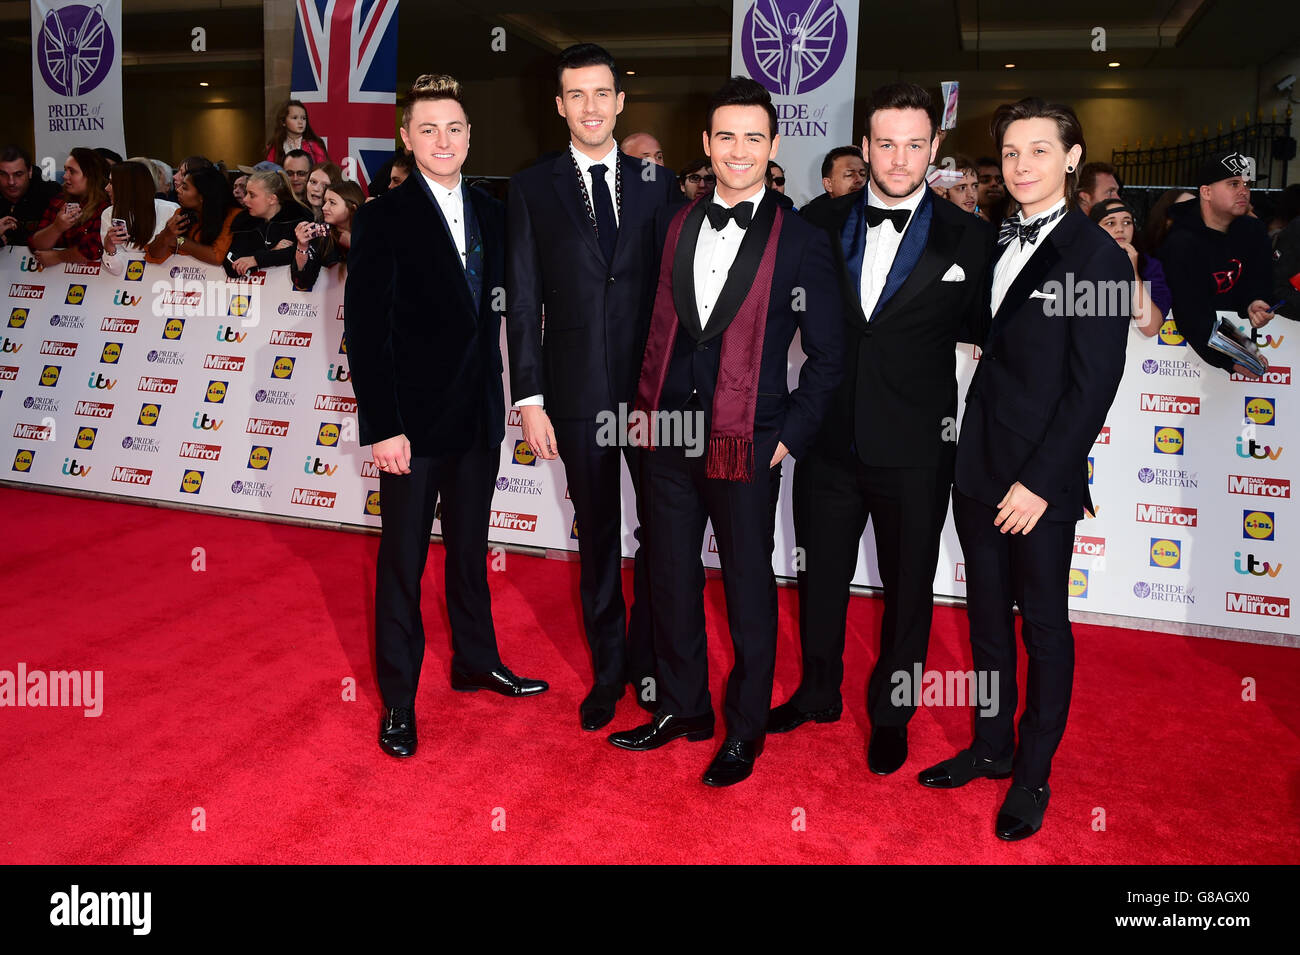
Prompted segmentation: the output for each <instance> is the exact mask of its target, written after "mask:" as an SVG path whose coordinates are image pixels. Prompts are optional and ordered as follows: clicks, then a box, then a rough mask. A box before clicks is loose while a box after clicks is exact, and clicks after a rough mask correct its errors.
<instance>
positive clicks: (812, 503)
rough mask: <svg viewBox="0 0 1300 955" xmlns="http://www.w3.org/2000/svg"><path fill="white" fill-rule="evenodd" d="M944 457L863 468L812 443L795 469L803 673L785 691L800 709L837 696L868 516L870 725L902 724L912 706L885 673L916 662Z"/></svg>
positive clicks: (944, 501)
mask: <svg viewBox="0 0 1300 955" xmlns="http://www.w3.org/2000/svg"><path fill="white" fill-rule="evenodd" d="M951 487H952V460H951V458H949V459H948V460H947V461H945V462H944V463H943V464H942V465H941V466H937V467H932V468H880V467H868V466H866V465H864V464H863V463H862V462H861V461H860V460H858V459H857V458H856V457H854V458H845V459H838V458H834V457H831V456H829V455H826V454H820V453H817V452H813V453H812V454H809V455H807V456H805V458H804V459H803V460H802V461H800V462H799V463H798V464H797V465H796V466H795V469H794V484H793V505H794V506H793V516H794V530H795V538H796V541H797V542H798V545H799V546H800V547H801V548H803V554H804V569H803V570H801V571H799V572H798V579H799V642H800V647H801V648H802V651H803V679H802V680H801V681H800V683H799V689H798V690H796V691H795V693H794V695H793V696H792V697H791V701H792V702H793V703H794V704H795V706H796V707H797V708H798V709H800V710H803V711H804V712H811V711H813V710H823V709H830V708H832V707H838V706H841V705H842V699H841V696H840V685H841V683H842V682H843V680H844V631H845V626H846V619H847V615H848V608H849V586H850V584H851V583H852V581H853V572H854V571H855V570H856V569H857V565H858V545H859V543H860V541H861V539H862V534H863V532H864V531H865V530H866V528H867V520H868V519H870V521H871V524H872V526H873V529H874V531H875V536H876V557H877V561H878V563H879V566H880V576H881V579H882V582H883V583H884V598H885V610H884V616H883V618H882V620H881V624H880V656H879V657H878V658H877V660H876V666H875V669H873V670H872V672H871V679H870V680H869V681H868V684H867V713H868V715H869V716H870V717H871V725H872V726H905V725H906V724H907V721H908V720H910V719H911V718H912V714H913V713H915V712H916V707H915V706H914V705H912V704H911V703H909V704H908V705H906V706H895V705H894V704H893V703H892V702H891V699H890V694H891V691H892V690H893V688H894V683H893V682H892V680H891V678H892V676H893V674H895V673H898V672H900V671H901V672H904V673H907V674H908V678H909V680H910V679H911V674H912V672H913V667H914V666H915V665H916V664H920V665H921V666H922V668H924V666H925V654H926V650H927V649H928V647H929V644H930V623H931V618H932V616H933V613H934V572H935V568H936V566H937V565H938V561H939V540H940V536H941V535H942V532H943V522H944V518H945V517H946V516H947V514H948V492H949V489H950V488H951Z"/></svg>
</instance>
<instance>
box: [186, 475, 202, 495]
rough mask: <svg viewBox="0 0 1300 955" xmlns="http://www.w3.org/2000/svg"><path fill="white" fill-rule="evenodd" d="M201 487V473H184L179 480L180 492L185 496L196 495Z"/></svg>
mask: <svg viewBox="0 0 1300 955" xmlns="http://www.w3.org/2000/svg"><path fill="white" fill-rule="evenodd" d="M201 487H203V472H202V471H186V472H185V474H184V476H183V477H182V478H181V491H182V492H183V493H185V494H198V493H199V488H201Z"/></svg>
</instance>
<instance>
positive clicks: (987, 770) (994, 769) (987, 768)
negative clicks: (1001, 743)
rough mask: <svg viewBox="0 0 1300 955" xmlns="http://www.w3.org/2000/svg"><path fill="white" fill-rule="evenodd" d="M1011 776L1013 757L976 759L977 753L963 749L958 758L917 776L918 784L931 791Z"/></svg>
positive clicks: (951, 758) (953, 757)
mask: <svg viewBox="0 0 1300 955" xmlns="http://www.w3.org/2000/svg"><path fill="white" fill-rule="evenodd" d="M1010 775H1011V757H1010V756H1007V757H1005V758H1003V759H988V758H976V756H975V751H974V750H972V749H963V750H962V751H961V752H960V753H958V754H957V755H956V756H952V757H950V758H948V759H945V760H944V761H943V762H942V763H936V764H935V765H933V766H931V767H930V768H929V769H923V770H921V771H920V772H919V773H917V774H916V779H917V782H919V783H920V784H921V785H922V786H929V787H930V788H931V789H956V788H957V787H958V786H965V785H966V784H967V783H968V782H970V781H971V780H972V779H1007V778H1008V777H1009V776H1010Z"/></svg>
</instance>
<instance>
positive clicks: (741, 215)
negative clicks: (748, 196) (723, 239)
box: [704, 202, 754, 232]
mask: <svg viewBox="0 0 1300 955" xmlns="http://www.w3.org/2000/svg"><path fill="white" fill-rule="evenodd" d="M704 214H705V215H707V216H708V217H709V225H711V226H713V229H714V231H715V232H721V231H722V230H723V229H725V228H726V227H727V220H728V219H734V220H735V222H736V225H738V226H740V227H741V228H742V229H748V228H749V223H750V220H751V219H753V218H754V204H753V203H752V202H742V203H740V204H739V205H736V206H732V207H731V208H727V207H726V206H722V205H718V203H716V202H710V203H709V204H708V205H707V206H705V207H704Z"/></svg>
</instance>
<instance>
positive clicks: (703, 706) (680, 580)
mask: <svg viewBox="0 0 1300 955" xmlns="http://www.w3.org/2000/svg"><path fill="white" fill-rule="evenodd" d="M776 129H777V117H776V110H775V108H774V107H773V105H772V97H771V95H770V94H769V93H768V92H767V90H765V89H764V88H763V87H762V86H760V85H759V84H758V83H756V82H754V81H753V80H751V79H749V78H747V77H743V76H736V77H732V79H731V80H730V81H728V82H727V83H726V84H725V85H723V87H722V88H721V89H720V90H718V92H717V93H715V94H714V96H713V99H712V101H711V103H710V107H709V115H708V122H707V129H706V131H705V132H704V151H705V153H706V154H707V155H708V156H709V157H710V159H711V160H712V161H713V169H714V172H715V174H716V175H717V186H716V188H715V189H714V191H713V192H712V193H711V194H709V195H706V196H702V197H700V198H697V199H696V200H695V201H694V202H692V203H691V204H690V205H687V206H685V207H677V208H671V209H667V210H661V211H660V212H659V213H658V214H657V215H656V218H655V227H656V247H657V248H659V249H661V250H662V252H661V259H660V263H659V268H658V270H657V271H658V276H659V281H658V287H657V290H656V295H655V300H654V312H653V315H652V317H651V322H650V334H649V338H648V339H647V341H646V348H645V360H644V362H643V363H642V366H641V379H640V383H639V386H638V389H637V400H636V410H637V411H639V412H642V413H643V414H644V415H647V416H649V417H650V419H651V420H652V421H653V420H661V416H663V415H666V414H667V415H674V416H676V415H692V416H694V417H695V419H696V420H703V422H704V428H705V430H706V432H707V434H708V441H707V444H706V445H705V453H704V454H703V455H699V454H698V453H696V454H694V455H692V449H691V448H688V447H680V446H669V445H667V444H661V445H660V446H657V447H652V448H651V450H649V452H648V453H647V454H646V472H645V476H644V481H645V487H646V492H647V496H648V507H647V515H646V516H647V521H648V523H649V524H650V525H651V526H652V527H653V528H654V543H653V546H652V547H651V567H650V587H651V590H652V592H653V593H654V602H653V613H654V635H655V656H656V660H657V662H658V665H659V686H658V689H659V709H658V711H657V712H656V714H655V716H654V719H653V720H651V722H650V723H648V724H645V725H643V726H638V727H636V728H635V729H631V730H627V731H624V732H620V733H613V734H611V735H610V737H609V740H610V742H611V743H613V744H614V745H615V746H618V747H621V748H623V749H631V750H648V749H655V748H657V747H659V746H662V745H664V744H665V743H668V742H670V741H671V740H674V739H677V738H678V737H682V736H684V737H686V738H687V739H688V740H696V741H699V740H706V739H710V738H712V737H713V734H714V719H713V707H712V705H711V703H710V700H709V687H708V643H707V639H706V637H705V623H704V573H703V570H702V568H701V566H700V564H699V560H698V558H699V553H700V548H701V546H702V544H703V540H704V528H705V523H706V522H707V521H709V520H712V522H713V530H714V535H715V536H716V539H717V542H718V554H719V557H720V559H721V563H722V586H723V591H724V593H725V595H726V601H727V617H728V622H729V624H730V628H731V640H732V645H733V647H734V649H735V666H734V668H733V669H732V672H731V675H730V677H729V679H728V681H727V697H726V706H725V717H726V729H727V732H726V739H725V741H724V742H723V744H722V747H721V749H720V750H719V751H718V753H717V755H716V756H715V757H714V759H713V762H712V763H711V764H710V765H709V768H708V770H707V771H706V772H705V773H704V777H703V780H704V782H705V783H706V784H708V785H710V786H730V785H732V784H734V783H738V782H740V781H741V780H743V779H745V778H746V777H748V776H749V775H750V773H751V772H752V771H753V766H754V761H755V759H756V758H757V757H758V756H759V754H760V753H761V752H762V751H763V739H764V734H765V732H766V727H767V718H768V708H769V707H770V706H771V700H772V674H773V669H774V666H775V661H776V633H777V601H776V578H775V577H774V576H773V573H772V548H773V546H774V535H775V520H776V517H775V515H776V499H777V494H778V492H779V490H780V483H781V466H780V465H781V460H782V459H783V458H784V457H785V456H786V455H787V454H792V455H794V456H795V457H796V458H798V457H801V456H802V455H803V453H804V452H805V451H806V450H807V449H808V448H809V447H810V446H811V445H812V442H813V440H814V438H815V437H816V434H817V431H818V429H819V428H820V426H821V422H822V418H823V416H824V415H825V413H826V409H827V407H828V406H829V404H830V400H831V395H832V393H833V392H834V390H835V387H836V386H837V384H838V383H839V377H840V371H841V369H840V352H841V350H842V347H843V344H842V343H843V336H842V335H841V333H840V323H841V321H842V308H843V306H842V303H841V300H840V296H839V294H838V290H837V285H836V280H835V272H834V267H833V264H832V259H831V249H830V243H829V241H828V240H827V237H826V234H825V233H824V232H822V231H821V230H819V229H815V228H813V227H812V226H809V225H808V224H807V223H805V222H803V221H802V220H801V219H800V218H799V217H798V216H797V215H792V214H790V213H789V212H788V211H787V210H785V209H784V208H782V206H781V204H780V203H779V202H778V201H777V194H776V193H775V192H773V191H772V190H770V189H767V188H766V184H765V179H766V175H767V163H768V160H770V159H772V158H773V157H775V156H776V152H777V148H778V146H779V143H780V137H779V136H778V135H777V134H776ZM796 330H798V331H799V332H800V333H801V341H802V346H803V350H804V354H805V355H806V356H807V359H806V361H805V362H804V364H803V368H802V369H801V371H800V373H799V386H798V387H797V388H796V389H795V390H794V391H793V392H791V391H788V390H787V388H786V366H787V354H788V351H789V348H790V342H791V340H792V339H793V338H794V333H795V331H796ZM663 430H665V429H662V428H659V427H652V428H651V429H650V433H651V434H652V435H655V434H659V433H660V432H662V431H663ZM681 432H682V433H683V434H690V433H692V429H689V428H683V429H681ZM633 439H635V438H633Z"/></svg>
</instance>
